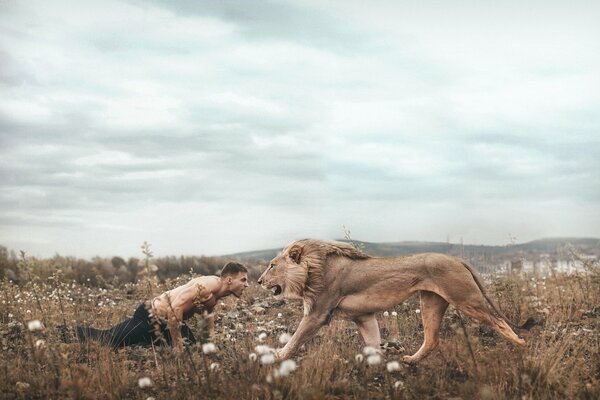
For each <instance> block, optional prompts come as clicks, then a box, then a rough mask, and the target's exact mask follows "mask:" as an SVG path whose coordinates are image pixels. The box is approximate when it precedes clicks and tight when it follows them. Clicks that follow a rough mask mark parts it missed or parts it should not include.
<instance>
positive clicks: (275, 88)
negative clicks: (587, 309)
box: [0, 0, 600, 257]
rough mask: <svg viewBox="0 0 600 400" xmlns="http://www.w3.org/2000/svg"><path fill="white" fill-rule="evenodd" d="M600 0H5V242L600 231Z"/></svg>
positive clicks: (171, 243)
mask: <svg viewBox="0 0 600 400" xmlns="http://www.w3.org/2000/svg"><path fill="white" fill-rule="evenodd" d="M599 16H600V3H594V2H587V1H574V2H569V3H565V2H558V1H556V2H553V1H549V2H548V1H546V2H537V1H536V2H530V3H527V4H524V3H522V2H516V1H507V2H501V3H497V2H472V1H458V2H452V5H450V4H449V3H448V2H441V1H429V2H427V1H426V2H418V3H412V2H410V3H409V2H397V1H381V2H377V3H371V4H369V5H365V3H364V2H360V1H330V2H321V1H316V0H310V1H306V0H303V1H277V2H274V1H273V2H270V1H267V2H259V3H254V2H247V1H241V0H240V1H203V2H196V1H193V0H177V1H166V0H156V1H141V0H139V1H138V0H105V1H81V2H66V1H53V2H47V1H27V2H18V1H3V2H0V87H1V90H0V245H3V246H6V247H8V248H10V249H14V250H21V249H22V250H26V251H27V252H28V253H30V254H32V255H37V256H51V255H53V254H55V253H59V254H63V255H74V256H80V257H90V256H94V255H101V256H112V255H122V256H139V255H140V254H141V253H140V249H139V247H140V245H141V243H142V242H143V241H144V240H147V241H149V242H150V243H152V248H153V250H154V252H155V254H156V255H157V256H163V255H170V254H175V255H178V254H215V255H216V254H229V253H235V252H242V251H250V250H257V249H266V248H275V247H280V246H283V245H285V244H286V243H288V242H291V241H293V240H295V239H299V238H304V237H313V238H322V239H333V238H340V237H343V235H344V232H343V229H342V226H343V225H345V226H347V227H348V228H349V229H350V230H351V231H352V236H353V237H354V238H355V239H358V240H364V241H370V242H384V241H385V242H394V241H404V240H421V241H446V240H450V241H451V242H458V241H459V240H460V238H461V237H462V239H463V241H464V243H465V244H467V243H469V244H491V245H493V244H506V243H507V242H508V241H509V239H508V235H509V234H510V235H513V236H514V237H516V240H517V241H518V242H526V241H530V240H534V239H538V238H542V237H553V236H572V237H575V236H577V237H600V78H599V73H598V71H600V52H598V51H597V44H598V41H599V39H600V25H599V24H598V23H597V21H598V17H599Z"/></svg>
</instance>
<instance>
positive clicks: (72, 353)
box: [0, 261, 600, 399]
mask: <svg viewBox="0 0 600 400" xmlns="http://www.w3.org/2000/svg"><path fill="white" fill-rule="evenodd" d="M29 267H30V270H31V271H32V275H31V277H30V279H29V280H28V281H27V282H24V283H23V282H22V283H21V284H20V285H16V284H14V283H11V282H9V281H7V280H5V281H4V282H3V283H1V286H0V297H1V302H2V307H0V340H1V344H0V345H1V346H2V357H1V358H0V397H1V398H7V399H13V398H27V399H35V398H40V399H42V398H43V399H46V398H82V399H88V398H89V399H98V398H100V399H116V398H119V399H120V398H132V399H148V398H155V399H166V398H190V399H192V398H219V399H224V398H227V399H229V398H231V399H237V398H243V399H342V398H360V399H365V398H369V399H383V398H398V399H404V398H408V399H413V398H414V399H422V398H439V399H459V398H460V399H473V398H480V399H504V398H510V399H566V398H581V399H598V398H600V382H599V381H600V274H599V273H598V270H597V268H592V269H590V270H589V271H588V272H587V273H581V274H578V275H570V276H566V275H557V276H554V277H550V278H545V279H542V278H536V277H532V276H510V277H497V278H495V279H493V280H492V281H490V280H488V281H487V288H488V291H489V293H490V294H491V295H492V297H494V298H495V299H496V300H497V301H498V303H499V304H500V306H501V308H502V309H503V310H504V312H505V313H506V314H507V315H508V316H509V317H511V318H512V319H513V320H524V319H525V317H526V316H530V315H533V316H535V317H536V319H537V320H538V321H539V324H538V325H537V326H535V327H534V328H533V329H532V330H531V331H530V332H529V333H527V334H526V335H524V337H525V339H526V340H527V347H526V348H525V349H517V348H515V347H514V346H513V345H511V344H510V343H508V342H507V341H505V340H503V339H502V338H500V337H498V335H496V334H495V333H494V332H492V331H491V330H490V329H487V328H486V327H485V326H480V325H479V324H477V323H476V322H474V321H473V320H471V319H469V318H467V317H461V316H460V315H459V314H457V313H456V312H455V310H454V309H452V308H450V309H449V310H448V312H447V313H446V317H445V322H444V324H443V327H442V341H441V346H440V347H439V349H438V350H436V351H435V352H434V353H433V354H432V355H431V356H430V357H429V358H427V359H426V360H424V361H422V362H421V363H419V364H418V365H416V366H408V365H404V364H402V363H400V365H399V368H397V369H396V368H395V367H396V365H395V364H388V363H390V362H393V361H399V360H400V359H401V356H402V355H404V354H412V353H414V352H415V351H416V350H417V349H418V347H419V346H420V344H421V341H422V337H423V336H422V326H421V321H420V315H419V310H418V297H414V298H412V299H410V300H409V301H407V302H405V303H404V304H401V305H399V306H397V307H396V308H395V309H393V310H392V309H391V310H389V311H388V312H386V313H382V314H380V315H379V316H378V319H379V322H380V328H381V332H382V338H383V339H384V340H385V341H386V342H388V343H387V346H386V350H385V352H384V355H383V357H382V358H381V360H380V362H379V363H377V362H376V361H377V359H376V358H375V359H373V358H372V359H370V361H371V363H368V362H367V359H368V357H367V356H363V355H361V356H359V354H360V353H361V350H362V344H361V341H360V338H359V337H358V334H357V332H356V327H355V326H354V324H352V323H348V322H344V321H335V320H334V321H333V322H332V323H331V324H330V325H329V326H328V327H326V328H324V329H322V330H321V332H320V333H319V335H318V336H317V337H316V338H315V339H314V340H313V341H311V342H310V343H309V344H307V345H306V346H305V347H304V348H303V349H302V351H301V352H300V353H299V354H298V355H297V357H295V358H294V361H295V365H294V363H291V364H290V363H286V364H285V366H282V365H280V364H279V363H274V364H268V363H261V355H260V354H258V355H257V354H256V352H257V349H256V346H258V345H263V346H264V345H267V346H270V347H273V348H275V347H280V346H281V344H280V338H281V336H282V334H285V333H290V334H291V333H293V331H294V329H295V328H296V326H297V324H298V322H299V321H300V318H301V312H302V305H301V304H300V303H298V302H295V301H277V300H275V299H273V298H272V297H271V296H270V293H268V292H266V291H264V290H262V289H261V288H260V287H258V286H257V285H256V284H253V285H252V286H251V287H250V288H249V289H248V290H247V291H246V293H245V294H244V296H243V297H242V298H241V299H239V300H237V299H234V298H227V299H226V301H223V302H222V303H221V304H220V306H219V307H218V308H217V314H218V316H217V324H216V334H215V337H213V338H212V339H211V341H212V343H214V344H215V345H216V348H217V349H216V351H215V352H212V353H208V354H205V353H204V352H203V348H202V344H197V345H194V346H192V347H189V348H188V349H187V351H185V352H183V353H182V354H174V353H173V352H172V351H171V350H170V349H169V348H139V347H134V348H128V349H122V350H118V351H111V350H110V349H108V348H105V347H101V346H99V345H98V344H96V343H88V344H85V345H80V344H78V343H68V344H67V343H62V342H61V341H60V340H59V337H58V335H57V330H56V326H57V325H59V324H67V325H74V324H75V323H78V324H93V325H94V326H95V327H108V326H110V325H112V324H115V323H117V322H120V321H121V320H122V319H124V318H125V317H128V316H131V315H132V313H133V311H134V309H135V307H136V306H137V305H138V304H139V303H140V301H141V300H143V299H147V298H149V297H151V296H153V295H156V294H159V293H160V292H162V291H164V290H165V289H168V288H172V287H174V286H176V285H178V284H180V283H183V281H185V280H187V279H189V275H188V276H185V277H181V279H180V281H177V280H175V281H167V282H159V281H158V279H156V278H151V277H147V278H145V279H144V280H143V281H141V282H139V283H137V284H125V285H120V286H117V287H113V288H110V289H102V288H98V287H92V286H90V285H89V284H78V283H75V282H73V281H66V279H64V278H63V277H62V276H61V274H60V273H56V272H54V273H52V274H51V275H49V276H48V275H45V277H44V278H39V277H37V276H36V274H35V261H32V262H30V264H29ZM39 276H42V274H40V275H39ZM35 320H39V321H40V325H41V326H37V324H36V323H30V322H31V321H35ZM190 326H191V327H192V330H193V331H194V333H195V334H196V336H197V337H199V336H200V335H201V333H202V332H203V329H202V328H203V321H202V320H200V319H199V318H196V319H193V320H192V321H191V322H190ZM30 328H31V329H30ZM39 328H40V329H39ZM263 332H264V333H263ZM284 337H285V336H284ZM281 339H283V338H281ZM206 340H207V339H205V341H206ZM258 350H261V348H258ZM263 361H265V362H268V361H270V360H269V357H265V358H264V359H263ZM294 367H295V368H294ZM388 367H389V369H390V370H391V371H390V370H388Z"/></svg>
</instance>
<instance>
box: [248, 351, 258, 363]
mask: <svg viewBox="0 0 600 400" xmlns="http://www.w3.org/2000/svg"><path fill="white" fill-rule="evenodd" d="M257 357H258V356H257V355H256V353H250V355H249V356H248V358H249V359H250V361H252V362H254V361H256V359H257Z"/></svg>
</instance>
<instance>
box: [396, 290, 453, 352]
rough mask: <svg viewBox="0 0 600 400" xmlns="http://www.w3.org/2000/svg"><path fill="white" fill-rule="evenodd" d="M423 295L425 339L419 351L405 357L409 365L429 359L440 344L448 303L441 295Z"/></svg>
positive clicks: (422, 308)
mask: <svg viewBox="0 0 600 400" xmlns="http://www.w3.org/2000/svg"><path fill="white" fill-rule="evenodd" d="M420 294H421V318H422V319H423V328H424V331H425V332H424V333H425V335H424V336H425V338H424V340H423V344H422V345H421V348H420V349H419V351H417V352H416V353H415V354H413V355H412V356H404V357H403V358H402V360H403V361H404V362H407V363H415V362H417V361H419V360H422V359H423V358H425V357H427V355H429V353H431V352H432V351H433V350H434V349H435V348H436V347H437V346H438V344H439V337H440V336H439V333H440V325H441V324H442V319H443V318H444V313H445V312H446V308H448V302H447V301H446V300H444V298H443V297H441V296H440V295H438V294H436V293H433V292H428V291H424V290H422V291H421V292H420Z"/></svg>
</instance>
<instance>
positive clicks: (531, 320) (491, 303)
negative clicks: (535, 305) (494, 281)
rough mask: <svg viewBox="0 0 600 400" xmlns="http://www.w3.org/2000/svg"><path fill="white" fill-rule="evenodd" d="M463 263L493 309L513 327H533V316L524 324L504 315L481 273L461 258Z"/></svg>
mask: <svg viewBox="0 0 600 400" xmlns="http://www.w3.org/2000/svg"><path fill="white" fill-rule="evenodd" d="M461 263H462V265H464V267H465V268H466V269H468V270H469V272H470V273H471V276H473V279H474V280H475V283H476V284H477V287H479V290H480V291H481V294H482V295H483V297H484V298H485V299H486V300H487V302H488V303H489V305H490V306H491V307H492V310H493V311H494V312H495V313H496V314H497V315H498V316H499V317H501V318H502V319H503V320H505V321H506V322H507V323H508V324H509V325H510V326H511V327H512V328H516V329H524V330H529V329H531V327H533V326H534V325H535V320H534V319H533V318H532V317H529V318H527V321H525V323H524V324H522V325H517V324H515V323H514V322H512V321H511V320H510V319H508V318H507V317H506V315H504V313H503V312H502V311H500V307H498V304H496V302H495V301H494V300H492V299H491V298H490V297H489V296H488V294H487V292H486V290H485V288H484V287H483V283H482V282H481V279H480V278H479V274H478V273H477V272H476V271H475V269H474V268H473V267H472V266H471V265H470V264H469V263H468V262H466V261H463V260H461Z"/></svg>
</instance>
